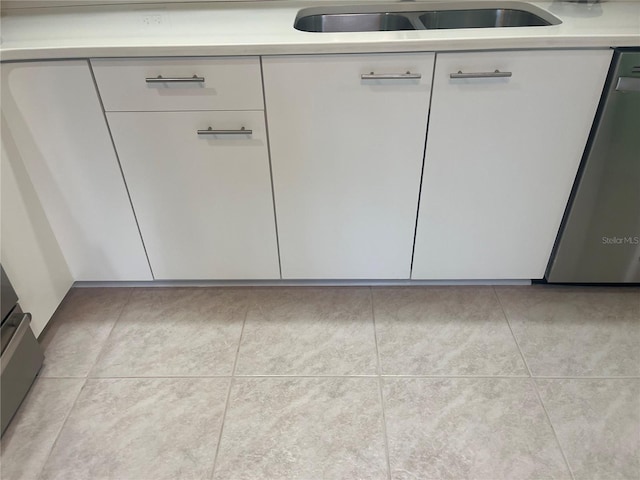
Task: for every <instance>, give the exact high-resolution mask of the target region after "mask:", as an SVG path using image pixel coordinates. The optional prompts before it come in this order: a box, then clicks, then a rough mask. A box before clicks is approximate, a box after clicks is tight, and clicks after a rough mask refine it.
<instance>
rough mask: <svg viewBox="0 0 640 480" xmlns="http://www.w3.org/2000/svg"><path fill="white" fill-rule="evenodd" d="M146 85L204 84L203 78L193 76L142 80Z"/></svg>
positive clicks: (159, 77)
mask: <svg viewBox="0 0 640 480" xmlns="http://www.w3.org/2000/svg"><path fill="white" fill-rule="evenodd" d="M144 81H145V82H147V83H169V82H171V83H204V77H199V76H197V75H194V76H193V77H163V76H162V75H158V76H157V77H147V78H145V79H144Z"/></svg>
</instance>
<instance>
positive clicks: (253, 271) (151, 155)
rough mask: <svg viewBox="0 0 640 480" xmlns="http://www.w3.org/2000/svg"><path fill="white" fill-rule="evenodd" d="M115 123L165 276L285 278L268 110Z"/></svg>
mask: <svg viewBox="0 0 640 480" xmlns="http://www.w3.org/2000/svg"><path fill="white" fill-rule="evenodd" d="M108 118H109V124H110V125H111V131H112V134H113V138H114V141H115V144H116V147H117V150H118V155H119V156H120V161H121V163H122V168H123V171H124V174H125V178H126V179H127V184H128V186H129V191H130V192H131V200H132V202H133V206H134V209H135V211H136V215H137V218H138V222H139V224H140V231H141V232H142V237H143V238H144V241H145V245H146V247H147V253H148V255H149V261H150V263H151V267H152V269H153V274H154V277H155V278H156V279H273V278H279V277H280V272H279V266H278V251H277V244H276V233H275V222H274V214H273V199H272V193H271V182H270V175H269V158H268V154H267V137H266V131H265V125H264V113H263V112H138V113H129V112H110V113H109V114H108ZM209 127H212V128H214V129H222V130H236V129H240V128H242V127H244V128H245V129H246V130H252V134H251V135H244V134H231V135H198V134H197V133H196V132H197V131H198V130H207V129H208V128H209Z"/></svg>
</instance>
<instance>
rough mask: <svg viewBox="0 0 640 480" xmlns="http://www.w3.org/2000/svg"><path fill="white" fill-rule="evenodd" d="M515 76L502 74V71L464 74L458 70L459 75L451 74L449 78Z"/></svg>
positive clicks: (509, 73) (508, 73) (506, 73)
mask: <svg viewBox="0 0 640 480" xmlns="http://www.w3.org/2000/svg"><path fill="white" fill-rule="evenodd" d="M511 75H513V73H511V72H501V71H500V70H494V71H493V72H469V73H463V72H462V70H458V73H450V74H449V78H507V77H510V76H511Z"/></svg>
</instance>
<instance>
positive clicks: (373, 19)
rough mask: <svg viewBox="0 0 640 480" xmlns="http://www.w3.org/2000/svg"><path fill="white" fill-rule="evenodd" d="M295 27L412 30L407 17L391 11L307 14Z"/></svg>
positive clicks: (304, 28) (316, 30) (381, 30)
mask: <svg viewBox="0 0 640 480" xmlns="http://www.w3.org/2000/svg"><path fill="white" fill-rule="evenodd" d="M295 28H296V29H298V30H303V31H305V32H384V31H391V30H414V28H413V25H412V24H411V22H410V21H409V19H408V18H407V17H404V16H402V15H397V14H393V13H343V14H326V15H309V16H307V17H302V18H300V19H299V20H298V21H297V22H296V24H295Z"/></svg>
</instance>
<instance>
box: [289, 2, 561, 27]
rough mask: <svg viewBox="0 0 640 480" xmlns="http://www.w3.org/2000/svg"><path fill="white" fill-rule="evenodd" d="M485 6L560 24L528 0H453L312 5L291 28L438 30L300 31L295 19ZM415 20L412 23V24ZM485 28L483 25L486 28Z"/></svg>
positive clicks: (468, 8)
mask: <svg viewBox="0 0 640 480" xmlns="http://www.w3.org/2000/svg"><path fill="white" fill-rule="evenodd" d="M487 9H507V10H517V11H523V12H526V13H530V14H533V15H536V16H538V17H540V18H541V19H542V20H544V21H546V22H548V24H549V25H544V26H547V27H552V26H556V25H560V24H561V23H562V20H560V19H559V18H558V17H556V16H555V15H553V14H551V13H550V12H548V11H546V10H544V9H542V8H540V7H538V6H536V5H532V4H530V3H527V2H520V1H512V0H506V1H500V0H488V1H472V2H471V1H453V2H413V1H411V2H401V3H400V2H399V3H380V4H376V3H368V4H364V5H358V4H345V5H325V6H315V7H307V8H303V9H301V10H299V11H298V14H297V15H296V17H295V19H294V22H293V28H294V29H295V30H296V31H298V32H301V33H311V34H314V33H327V34H329V33H343V34H344V33H360V34H362V33H385V34H388V33H390V32H393V31H397V32H405V33H406V32H409V31H410V32H428V31H436V30H441V29H430V28H425V27H424V26H420V25H415V24H414V25H413V26H414V28H413V29H411V30H377V31H344V32H340V31H331V32H323V31H307V30H299V29H298V28H297V27H296V26H297V25H298V22H299V21H300V20H301V19H302V18H304V17H308V16H312V15H343V14H376V13H378V14H385V13H386V14H400V15H403V14H409V13H418V14H419V15H424V14H426V13H427V12H433V11H450V10H487ZM413 23H414V22H412V24H413ZM535 26H536V27H538V28H539V27H540V25H535ZM530 27H531V25H521V26H514V27H506V28H509V29H512V28H527V29H528V28H530ZM487 28H488V29H494V28H497V29H502V28H505V27H487ZM487 28H483V30H486V29H487ZM467 29H470V30H477V28H475V27H459V28H450V29H447V30H467Z"/></svg>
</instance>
